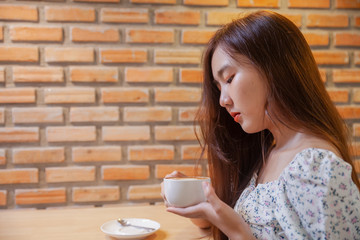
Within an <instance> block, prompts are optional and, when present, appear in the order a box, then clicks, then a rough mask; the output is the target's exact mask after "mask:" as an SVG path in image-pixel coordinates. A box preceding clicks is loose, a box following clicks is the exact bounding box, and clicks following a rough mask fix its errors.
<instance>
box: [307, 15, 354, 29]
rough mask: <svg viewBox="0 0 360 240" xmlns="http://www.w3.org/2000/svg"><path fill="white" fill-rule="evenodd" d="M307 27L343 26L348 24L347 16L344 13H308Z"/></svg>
mask: <svg viewBox="0 0 360 240" xmlns="http://www.w3.org/2000/svg"><path fill="white" fill-rule="evenodd" d="M307 26H308V27H322V28H345V27H348V26H349V17H348V15H345V14H309V15H308V17H307Z"/></svg>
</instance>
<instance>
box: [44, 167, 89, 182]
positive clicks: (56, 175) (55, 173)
mask: <svg viewBox="0 0 360 240" xmlns="http://www.w3.org/2000/svg"><path fill="white" fill-rule="evenodd" d="M45 178H46V182H48V183H60V182H90V181H94V180H95V167H85V166H82V167H51V168H45Z"/></svg>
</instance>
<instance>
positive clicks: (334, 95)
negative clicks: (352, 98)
mask: <svg viewBox="0 0 360 240" xmlns="http://www.w3.org/2000/svg"><path fill="white" fill-rule="evenodd" d="M327 91H328V93H329V96H330V98H331V100H332V101H333V102H336V103H347V102H348V101H349V91H348V90H339V89H327Z"/></svg>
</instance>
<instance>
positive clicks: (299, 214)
mask: <svg viewBox="0 0 360 240" xmlns="http://www.w3.org/2000/svg"><path fill="white" fill-rule="evenodd" d="M279 185H280V186H279V192H278V197H277V204H276V205H277V207H276V209H275V212H274V213H275V217H276V218H277V220H278V222H279V223H280V225H281V227H282V229H283V230H284V232H283V234H284V235H286V237H287V238H288V239H327V240H329V239H336V240H338V239H360V196H359V190H358V189H357V187H356V185H355V184H354V182H353V181H352V179H351V166H350V165H349V164H348V163H346V162H345V161H343V160H342V159H340V158H339V157H337V156H336V155H335V154H334V153H332V152H330V151H327V150H321V149H307V150H305V151H302V152H301V153H299V154H298V155H297V156H296V157H295V158H294V160H293V161H292V162H291V163H290V164H289V166H288V167H287V168H286V169H285V170H284V172H283V173H282V174H281V176H280V181H279Z"/></svg>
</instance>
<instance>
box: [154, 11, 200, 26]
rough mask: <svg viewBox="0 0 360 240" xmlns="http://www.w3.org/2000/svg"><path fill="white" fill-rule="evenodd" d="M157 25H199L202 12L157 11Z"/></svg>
mask: <svg viewBox="0 0 360 240" xmlns="http://www.w3.org/2000/svg"><path fill="white" fill-rule="evenodd" d="M155 23H156V24H177V25H199V24H200V11H190V10H164V9H159V10H155Z"/></svg>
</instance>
